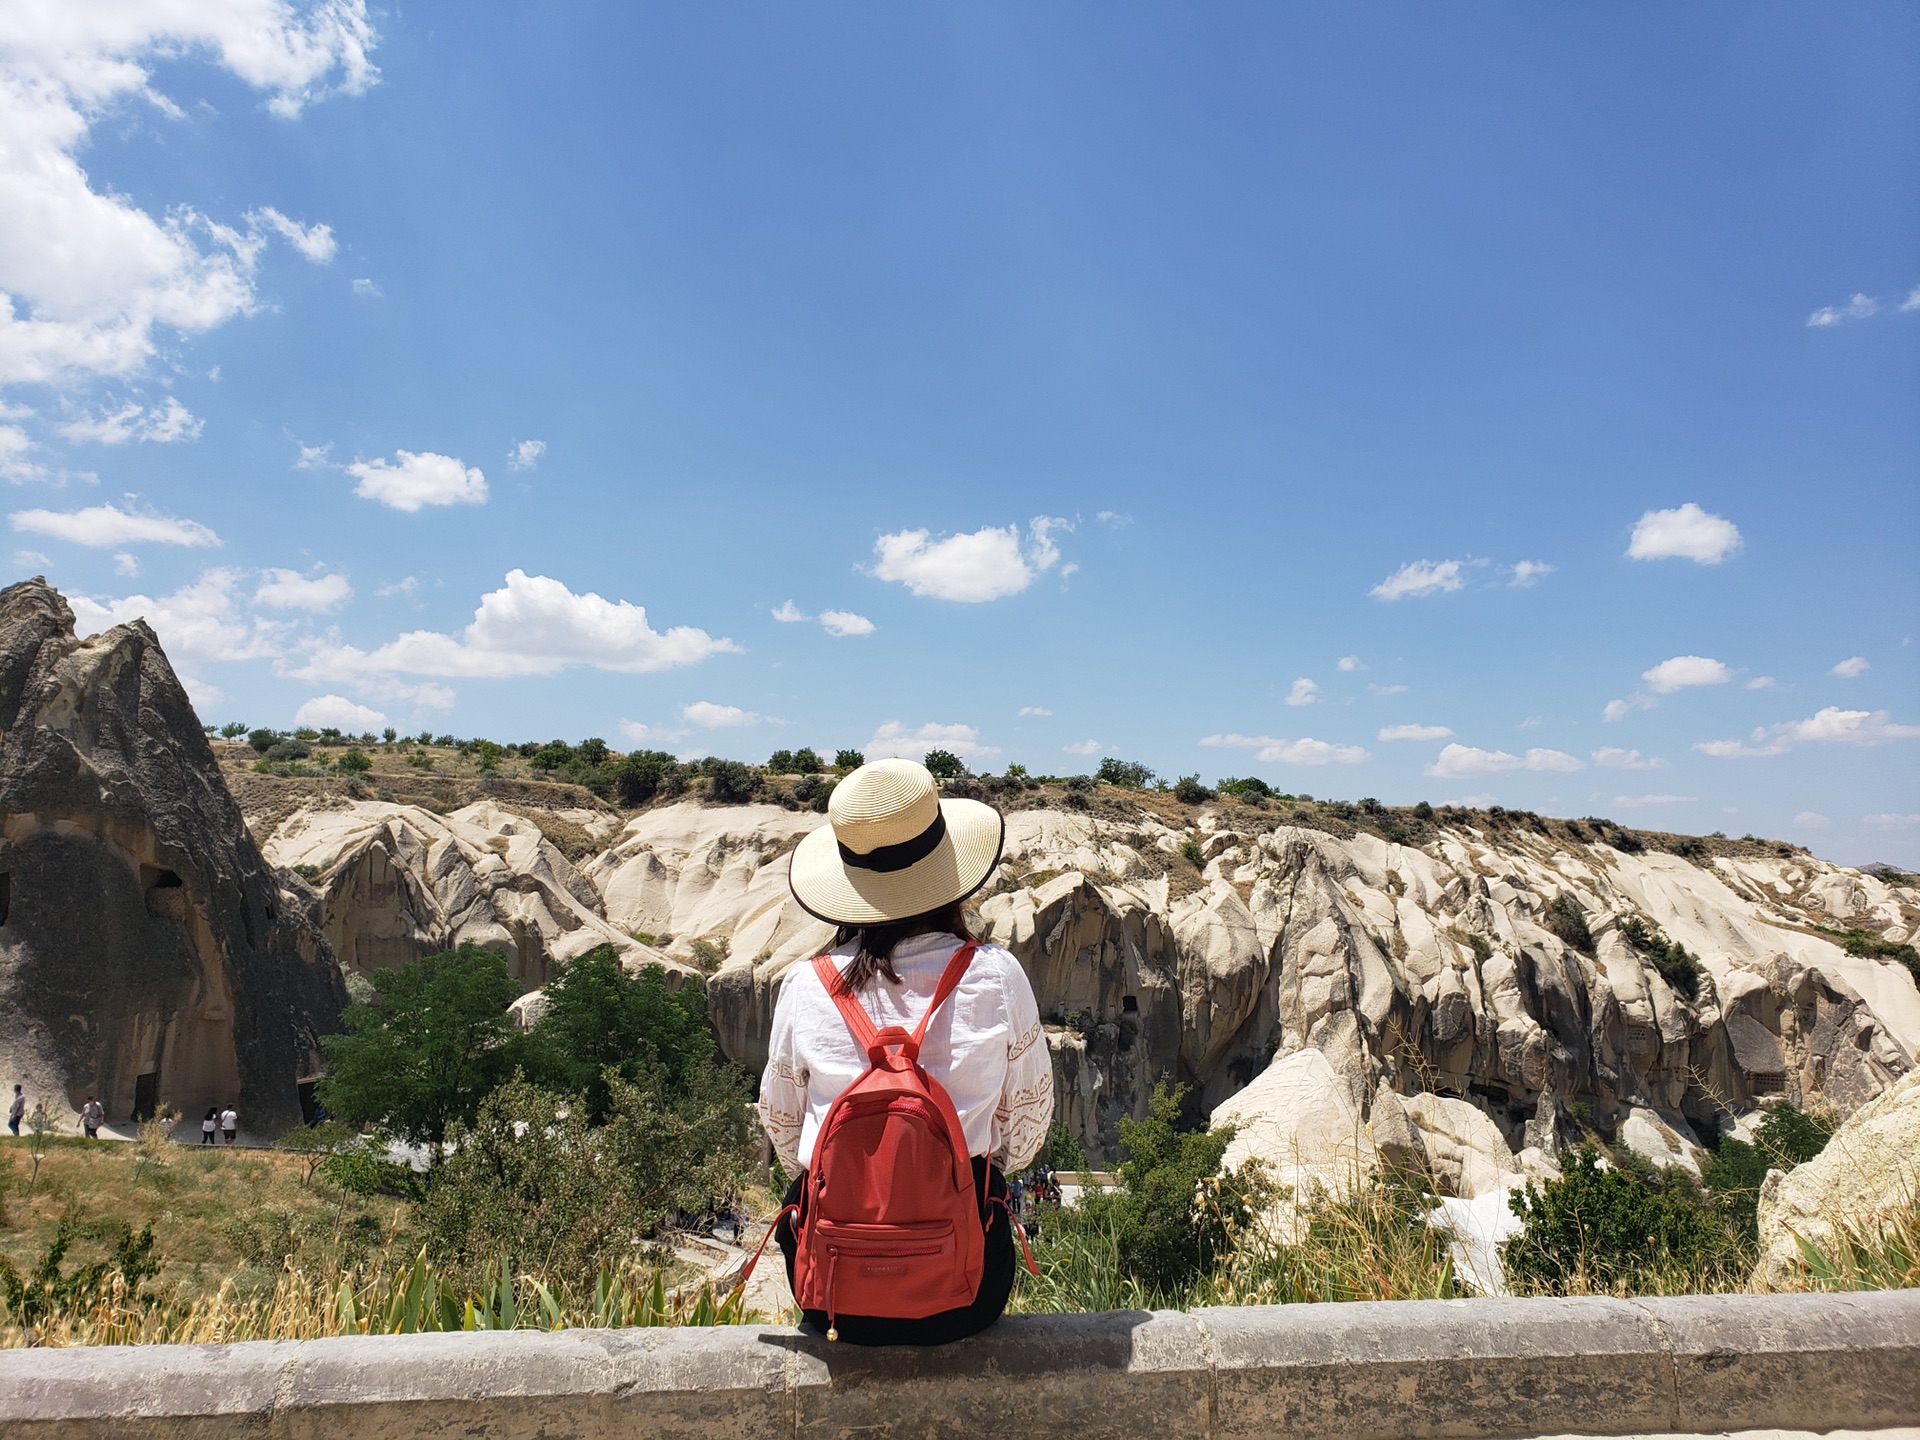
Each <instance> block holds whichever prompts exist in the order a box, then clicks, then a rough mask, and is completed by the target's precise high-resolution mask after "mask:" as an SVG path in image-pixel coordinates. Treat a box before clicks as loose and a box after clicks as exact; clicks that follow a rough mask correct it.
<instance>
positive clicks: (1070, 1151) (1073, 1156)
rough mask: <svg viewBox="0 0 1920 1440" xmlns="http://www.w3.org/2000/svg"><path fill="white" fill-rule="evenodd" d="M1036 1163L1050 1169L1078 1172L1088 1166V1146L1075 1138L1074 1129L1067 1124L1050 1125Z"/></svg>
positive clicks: (1036, 1157) (1035, 1158) (1035, 1159)
mask: <svg viewBox="0 0 1920 1440" xmlns="http://www.w3.org/2000/svg"><path fill="white" fill-rule="evenodd" d="M1034 1163H1035V1164H1036V1165H1043V1166H1045V1167H1047V1168H1048V1169H1050V1170H1068V1171H1073V1172H1076V1173H1077V1172H1079V1171H1082V1170H1085V1169H1086V1168H1087V1151H1086V1147H1085V1146H1083V1145H1082V1144H1081V1143H1080V1142H1079V1141H1078V1140H1076V1139H1075V1138H1074V1136H1073V1131H1071V1130H1069V1129H1068V1128H1067V1127H1066V1126H1065V1125H1059V1124H1055V1125H1052V1126H1049V1127H1048V1129H1047V1139H1046V1143H1045V1144H1043V1145H1042V1146H1041V1147H1040V1153H1039V1154H1038V1155H1036V1156H1035V1157H1034Z"/></svg>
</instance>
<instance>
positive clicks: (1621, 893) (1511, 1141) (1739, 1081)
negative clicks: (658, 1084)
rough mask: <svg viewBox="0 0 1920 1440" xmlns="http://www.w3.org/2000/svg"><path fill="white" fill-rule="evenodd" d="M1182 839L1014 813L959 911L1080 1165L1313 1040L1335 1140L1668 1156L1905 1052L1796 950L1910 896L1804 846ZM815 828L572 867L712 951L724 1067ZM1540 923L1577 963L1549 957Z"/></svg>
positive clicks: (750, 823) (1829, 961) (1900, 985)
mask: <svg viewBox="0 0 1920 1440" xmlns="http://www.w3.org/2000/svg"><path fill="white" fill-rule="evenodd" d="M1194 819H1195V824H1194V826H1193V827H1192V829H1190V830H1181V829H1176V828H1174V827H1173V826H1171V825H1169V824H1167V823H1166V822H1165V821H1164V820H1163V819H1161V818H1160V817H1159V816H1158V815H1156V814H1155V813H1154V812H1152V811H1151V810H1149V809H1147V808H1146V807H1144V806H1143V807H1141V809H1140V810H1139V812H1138V814H1137V815H1133V816H1129V817H1126V818H1119V819H1116V818H1113V817H1112V816H1108V817H1096V816H1092V815H1088V814H1083V813H1074V812H1071V811H1065V812H1063V811H1055V810H1028V811H1020V812H1016V813H1014V814H1011V815H1010V816H1009V817H1008V829H1007V850H1006V860H1005V864H1004V866H1003V870H1002V874H1001V878H1000V879H999V880H998V881H997V882H996V884H995V887H994V889H993V890H992V891H990V892H989V893H988V894H986V895H985V896H984V898H983V899H981V900H980V902H979V905H978V913H979V918H980V923H981V927H982V930H983V933H984V934H985V935H986V936H987V937H988V938H991V939H993V940H995V941H997V942H999V943H1001V944H1004V945H1006V946H1008V948H1010V949H1011V950H1013V952H1014V953H1015V954H1016V955H1018V956H1019V957H1020V959H1021V962H1022V963H1023V964H1024V965H1025V966H1026V968H1027V971H1028V973H1029V975H1030V976H1031V977H1032V979H1033V982H1034V988H1035V991H1036V993H1037V994H1038V996H1039V999H1040V1005H1041V1009H1042V1013H1043V1015H1044V1016H1045V1018H1046V1019H1047V1020H1048V1022H1049V1027H1050V1028H1049V1035H1048V1039H1049V1043H1050V1045H1051V1047H1052V1050H1053V1054H1054V1061H1055V1069H1056V1078H1057V1080H1058V1082H1059V1091H1060V1113H1061V1118H1062V1119H1063V1120H1065V1121H1066V1122H1067V1123H1069V1124H1070V1125H1071V1126H1072V1127H1073V1129H1074V1131H1075V1133H1076V1134H1078V1135H1079V1136H1080V1137H1081V1139H1082V1140H1083V1142H1084V1143H1086V1144H1087V1146H1088V1148H1089V1150H1090V1152H1091V1153H1093V1154H1094V1155H1096V1156H1099V1155H1110V1154H1111V1153H1112V1150H1113V1146H1114V1144H1115V1141H1116V1140H1117V1137H1118V1121H1119V1119H1120V1117H1121V1116H1123V1115H1137V1114H1139V1113H1141V1111H1142V1108H1143V1106H1144V1104H1145V1102H1146V1099H1147V1097H1148V1095H1149V1094H1150V1093H1151V1089H1152V1085H1153V1083H1154V1082H1155V1081H1156V1080H1157V1079H1160V1078H1173V1079H1178V1080H1181V1081H1183V1082H1185V1083H1187V1084H1188V1085H1190V1086H1192V1087H1193V1089H1194V1093H1195V1096H1196V1099H1197V1101H1198V1103H1199V1105H1200V1106H1201V1108H1203V1109H1205V1110H1209V1111H1210V1110H1212V1109H1213V1107H1215V1106H1216V1105H1218V1104H1219V1103H1220V1102H1222V1101H1224V1100H1225V1099H1227V1098H1228V1097H1229V1096H1231V1095H1233V1094H1235V1093H1236V1092H1238V1091H1240V1090H1241V1089H1243V1088H1244V1087H1246V1086H1247V1085H1248V1083H1249V1082H1250V1081H1252V1080H1253V1078H1254V1077H1255V1076H1256V1075H1258V1074H1260V1073H1261V1072H1262V1071H1264V1070H1265V1069H1267V1067H1268V1066H1269V1065H1270V1064H1271V1063H1272V1062H1273V1061H1274V1060H1275V1059H1277V1058H1284V1057H1286V1056H1289V1055H1292V1054H1295V1053H1297V1052H1299V1051H1301V1050H1303V1049H1308V1048H1311V1049H1313V1050H1316V1051H1318V1052H1319V1053H1320V1054H1321V1055H1323V1056H1324V1057H1325V1059H1326V1061H1327V1063H1328V1066H1329V1068H1330V1070H1331V1073H1332V1075H1333V1076H1334V1078H1335V1082H1336V1083H1337V1084H1338V1085H1339V1086H1340V1087H1341V1089H1342V1090H1343V1092H1344V1094H1345V1095H1346V1096H1347V1097H1348V1100H1349V1101H1350V1103H1351V1105H1352V1107H1353V1109H1354V1111H1355V1113H1356V1114H1357V1115H1359V1116H1361V1117H1362V1118H1363V1119H1366V1118H1368V1117H1370V1116H1371V1115H1372V1113H1373V1111H1374V1109H1375V1107H1376V1102H1377V1100H1378V1097H1379V1096H1380V1095H1381V1094H1382V1093H1385V1094H1388V1095H1405V1096H1414V1095H1417V1094H1421V1093H1430V1094H1432V1095H1435V1096H1437V1097H1440V1098H1446V1099H1453V1100H1457V1101H1459V1102H1460V1103H1461V1104H1462V1105H1464V1106H1471V1107H1472V1108H1474V1109H1476V1110H1478V1111H1479V1112H1480V1113H1481V1115H1483V1116H1484V1117H1485V1119H1486V1120H1487V1121H1489V1122H1491V1125H1492V1126H1493V1127H1497V1130H1498V1132H1499V1134H1500V1135H1501V1137H1502V1138H1503V1140H1504V1141H1505V1143H1506V1145H1507V1147H1508V1149H1509V1150H1510V1151H1511V1152H1513V1153H1515V1154H1517V1153H1518V1152H1521V1151H1523V1150H1525V1149H1526V1148H1528V1147H1529V1146H1533V1147H1538V1148H1539V1149H1541V1150H1542V1151H1544V1152H1546V1153H1548V1154H1551V1153H1552V1152H1553V1151H1554V1149H1555V1148H1556V1146H1557V1145H1558V1144H1559V1143H1560V1141H1561V1140H1563V1139H1565V1138H1567V1136H1566V1132H1565V1123H1566V1112H1567V1107H1568V1106H1569V1105H1579V1106H1581V1107H1583V1109H1582V1111H1581V1113H1582V1114H1584V1112H1585V1110H1586V1109H1590V1110H1591V1112H1592V1116H1593V1119H1594V1121H1595V1122H1597V1123H1599V1124H1600V1125H1601V1126H1602V1127H1603V1128H1609V1129H1611V1128H1613V1127H1616V1126H1617V1127H1621V1128H1622V1129H1623V1130H1624V1129H1626V1128H1630V1127H1632V1126H1636V1125H1637V1126H1638V1127H1639V1130H1638V1131H1637V1132H1636V1133H1641V1134H1643V1136H1644V1137H1647V1143H1648V1144H1649V1145H1650V1146H1652V1145H1655V1144H1656V1142H1657V1145H1658V1146H1659V1147H1660V1148H1663V1149H1665V1150H1667V1151H1668V1152H1670V1153H1671V1154H1673V1155H1675V1156H1676V1157H1679V1158H1681V1159H1684V1158H1685V1157H1686V1156H1687V1155H1688V1154H1689V1153H1690V1150H1691V1141H1690V1139H1689V1138H1688V1137H1689V1129H1690V1127H1689V1122H1692V1124H1693V1125H1697V1126H1703V1127H1704V1126H1714V1125H1723V1124H1725V1123H1727V1122H1728V1119H1729V1118H1730V1117H1731V1116H1732V1115H1735V1114H1738V1113H1740V1112H1742V1111H1745V1110H1748V1109H1751V1108H1752V1107H1753V1106H1754V1105H1755V1103H1756V1102H1758V1101H1759V1100H1760V1099H1761V1097H1764V1096H1767V1095H1772V1094H1780V1095H1784V1096H1786V1097H1787V1098H1789V1099H1791V1100H1793V1101H1794V1102H1795V1103H1797V1104H1800V1105H1802V1106H1810V1107H1815V1108H1820V1109H1824V1110H1828V1111H1831V1112H1833V1113H1834V1114H1836V1115H1839V1116H1845V1115H1847V1114H1849V1113H1851V1112H1852V1110H1854V1109H1855V1108H1857V1107H1858V1106H1860V1105H1862V1104H1864V1103H1865V1102H1866V1101H1868V1100H1870V1099H1872V1098H1873V1097H1874V1096H1876V1095H1878V1094H1879V1093H1881V1092H1882V1091H1883V1090H1884V1089H1885V1088H1886V1087H1887V1086H1888V1085H1889V1084H1890V1083H1892V1081H1893V1080H1895V1079H1896V1078H1897V1077H1898V1076H1900V1075H1902V1074H1904V1073H1906V1072H1907V1071H1908V1070H1909V1069H1910V1068H1912V1065H1913V1061H1914V1056H1915V1051H1916V1047H1920V991H1916V989H1915V985H1914V980H1913V978H1912V976H1911V975H1910V974H1909V973H1908V972H1907V970H1906V969H1905V967H1904V966H1902V965H1901V964H1900V963H1898V962H1895V961H1888V960H1874V959H1864V958H1857V957H1853V956H1849V955H1847V954H1846V953H1845V951H1844V950H1843V949H1842V948H1841V946H1840V945H1838V944H1836V943H1835V942H1834V941H1833V940H1832V939H1829V938H1827V937H1826V936H1823V935H1821V934H1819V933H1817V929H1816V927H1828V928H1829V929H1832V928H1853V927H1860V928H1865V929H1868V930H1870V931H1872V932H1874V933H1875V934H1878V935H1881V936H1883V937H1885V938H1887V939H1892V940H1905V939H1907V938H1909V937H1910V936H1912V935H1913V934H1914V933H1915V931H1916V929H1920V897H1916V895H1915V894H1914V892H1913V891H1912V890H1911V889H1907V888H1904V887H1895V886H1890V885H1888V884H1885V883H1883V882H1882V881H1880V880H1878V879H1875V878H1874V877H1872V876H1868V875H1863V874H1861V873H1859V872H1857V871H1853V870H1847V869H1843V868H1841V867H1838V866H1833V865H1829V864H1826V863H1824V862H1821V861H1817V860H1814V859H1812V858H1811V857H1808V856H1806V855H1804V854H1798V853H1795V854H1792V855H1786V856H1781V855H1748V856H1744V857H1738V858H1719V859H1713V860H1702V861H1698V862H1696V861H1695V860H1689V859H1684V858H1681V857H1679V856H1677V855H1671V854H1655V853H1637V854H1630V853H1625V852H1623V851H1621V850H1619V849H1616V848H1615V847H1613V846H1612V845H1610V844H1606V843H1602V842H1600V841H1598V840H1594V841H1592V842H1590V843H1578V842H1573V841H1569V840H1567V839H1566V838H1564V837H1561V836H1556V835H1552V834H1540V833H1537V832H1535V831H1533V830H1531V829H1528V828H1526V827H1524V826H1522V827H1505V828H1503V829H1500V830H1497V831H1496V830H1493V829H1491V828H1490V827H1486V826H1474V825H1471V824H1453V825H1439V826H1436V827H1434V828H1433V829H1432V830H1431V831H1430V836H1431V838H1429V839H1427V840H1426V841H1425V842H1424V843H1419V844H1395V843H1390V842H1388V841H1386V840H1383V839H1380V838H1378V837H1377V836H1374V835H1370V834H1365V833H1361V834H1356V835H1354V836H1353V837H1352V838H1350V839H1342V838H1338V837H1336V836H1333V835H1329V834H1327V833H1324V832H1322V831H1319V830H1313V829H1304V828H1300V827H1297V826H1294V825H1290V824H1270V823H1265V821H1264V817H1261V816H1260V815H1259V813H1258V812H1256V811H1252V810H1249V809H1247V808H1245V807H1240V806H1234V807H1232V808H1231V812H1229V811H1228V807H1225V806H1222V807H1217V808H1216V809H1212V810H1202V811H1200V812H1198V813H1197V814H1196V815H1195V817H1194ZM1249 820H1251V821H1253V822H1254V823H1252V824H1249V823H1248V822H1249ZM818 823H821V822H820V819H819V817H816V816H812V815H807V814H804V813H795V812H791V811H786V810H780V809H776V808H773V807H771V806H739V807H713V808H709V807H703V806H700V805H698V804H694V803H692V802H687V803H683V804H679V805H673V806H667V807H662V808H660V809H656V810H653V811H649V812H647V813H645V814H643V815H640V816H638V817H637V818H635V819H634V820H632V821H631V822H630V823H629V824H628V825H627V827H626V830H625V832H624V834H623V836H622V837H621V839H620V841H619V842H618V844H616V845H615V846H614V848H613V849H611V850H610V851H608V852H607V853H606V854H604V855H602V856H600V857H598V858H597V859H594V860H592V861H589V862H588V863H587V864H586V865H585V866H583V873H584V874H585V875H586V876H587V877H588V878H589V879H591V880H593V881H594V882H595V883H596V884H597V885H598V886H599V887H600V888H601V889H602V891H603V893H604V894H605V895H606V898H607V910H608V915H609V918H610V919H612V920H613V922H614V923H615V924H616V925H619V926H622V927H626V926H629V925H632V926H636V927H637V926H642V925H644V926H645V927H646V928H647V929H649V930H652V931H655V932H670V933H671V935H672V936H673V937H674V938H673V940H672V943H671V944H670V945H669V947H668V948H669V950H670V951H671V952H674V953H682V954H684V953H685V950H684V947H685V945H686V943H687V942H688V941H690V940H692V939H694V938H701V937H706V938H720V937H725V938H728V939H730V940H731V942H732V945H731V955H730V957H729V959H728V960H727V961H726V963H725V964H724V965H723V966H722V967H721V968H720V970H719V971H718V973H717V974H715V975H714V976H713V977H712V978H711V979H710V981H709V994H710V996H711V1008H712V1013H713V1017H714V1023H715V1027H716V1029H717V1030H718V1032H719V1035H720V1037H721V1043H722V1046H723V1048H724V1049H725V1051H726V1053H727V1054H728V1055H730V1056H731V1057H732V1058H734V1059H736V1060H739V1061H740V1062H741V1063H743V1064H745V1065H748V1066H749V1067H758V1066H759V1065H760V1064H761V1063H763V1061H764V1056H765V1051H764V1044H765V1035H766V1033H767V1026H768V1021H769V1018H770V1015H771V1009H772V1003H773V1000H774V998H775V994H776V991H777V985H778V981H779V978H780V976H781V975H782V974H783V973H784V972H785V970H786V967H787V966H789V965H791V964H792V963H793V962H794V961H796V960H801V959H804V958H806V957H807V956H809V955H811V954H813V953H816V951H817V950H818V949H819V948H820V947H821V946H822V945H823V944H824V943H825V942H826V940H827V938H828V935H827V927H825V926H824V925H821V924H820V923H819V922H817V921H814V920H812V919H811V918H810V917H808V916H806V915H805V914H804V913H803V912H801V911H800V910H799V909H798V907H797V906H795V905H794V904H793V903H792V901H791V900H790V899H788V898H787V893H786V879H785V857H786V854H787V852H788V851H789V850H790V849H791V847H792V845H793V843H794V842H795V840H796V839H797V838H798V836H799V835H801V834H803V833H805V831H806V830H808V829H809V828H811V827H812V826H813V825H815V824H818ZM1189 842H1194V843H1197V846H1198V852H1199V854H1200V857H1201V859H1202V861H1203V862H1204V863H1203V865H1202V866H1201V867H1198V868H1196V867H1195V866H1194V864H1193V863H1192V861H1191V860H1190V859H1188V858H1186V856H1184V855H1183V854H1182V851H1183V848H1187V847H1188V846H1189ZM1554 910H1557V911H1558V912H1559V917H1560V918H1556V917H1555V916H1554V914H1552V913H1550V912H1551V911H1554ZM1569 914H1571V915H1572V916H1575V917H1577V918H1578V919H1579V920H1580V921H1581V922H1582V923H1583V924H1584V926H1585V928H1586V931H1587V936H1588V938H1587V939H1584V940H1583V939H1581V938H1580V937H1579V935H1578V934H1577V932H1576V933H1575V935H1574V941H1575V943H1571V944H1570V943H1569V942H1568V940H1567V939H1565V938H1562V936H1563V933H1564V932H1566V931H1567V930H1568V929H1569V927H1568V926H1567V924H1566V921H1565V917H1566V916H1567V915H1569ZM1629 919H1635V920H1639V921H1641V922H1642V923H1644V924H1646V925H1648V926H1650V927H1652V928H1654V929H1657V930H1658V931H1659V932H1660V933H1662V934H1663V935H1664V936H1665V937H1666V938H1667V939H1669V940H1671V941H1674V942H1678V943H1679V944H1681V945H1684V946H1685V947H1686V948H1687V949H1688V950H1689V951H1691V952H1693V953H1694V954H1696V955H1698V956H1699V957H1700V959H1701V961H1702V962H1703V973H1702V974H1701V975H1700V977H1699V979H1698V982H1697V987H1696V989H1695V993H1694V994H1692V995H1691V996H1689V995H1687V994H1685V993H1683V992H1682V991H1681V990H1679V989H1676V988H1675V985H1674V984H1670V983H1669V982H1668V981H1667V980H1666V979H1663V978H1662V976H1661V974H1660V973H1659V971H1658V970H1657V969H1656V968H1655V966H1654V965H1653V964H1652V963H1651V961H1650V960H1649V959H1648V958H1647V957H1646V956H1645V955H1643V954H1642V953H1641V952H1640V951H1639V950H1638V949H1636V948H1635V946H1634V945H1633V944H1631V943H1630V942H1629V940H1628V938H1627V936H1626V933H1625V931H1624V929H1623V922H1625V921H1627V920H1629ZM1680 983H1681V984H1682V985H1684V983H1685V982H1684V981H1681V982H1680ZM1422 1103H1425V1102H1422ZM1422 1113H1424V1112H1422ZM1438 1114H1439V1112H1438V1111H1436V1112H1435V1115H1436V1116H1437V1115H1438ZM1427 1119H1428V1121H1429V1123H1428V1124H1427V1125H1426V1126H1425V1127H1424V1129H1428V1130H1431V1129H1435V1128H1436V1124H1437V1122H1436V1121H1435V1116H1428V1117H1427ZM1449 1123H1450V1124H1452V1125H1453V1127H1454V1128H1455V1129H1459V1128H1461V1125H1462V1124H1464V1121H1463V1120H1461V1119H1460V1117H1455V1120H1454V1121H1451V1122H1449ZM1423 1133H1424V1130H1423ZM1669 1136H1671V1137H1672V1139H1668V1138H1667V1137H1669ZM1463 1163H1464V1162H1463Z"/></svg>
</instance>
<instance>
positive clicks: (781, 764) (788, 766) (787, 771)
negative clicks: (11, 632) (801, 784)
mask: <svg viewBox="0 0 1920 1440" xmlns="http://www.w3.org/2000/svg"><path fill="white" fill-rule="evenodd" d="M766 771H767V773H768V774H769V775H798V774H799V773H800V767H799V766H798V765H796V764H794V763H793V752H792V751H791V750H776V751H774V752H773V754H771V755H769V756H768V757H767V764H766Z"/></svg>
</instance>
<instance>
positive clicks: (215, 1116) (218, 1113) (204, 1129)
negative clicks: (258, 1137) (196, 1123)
mask: <svg viewBox="0 0 1920 1440" xmlns="http://www.w3.org/2000/svg"><path fill="white" fill-rule="evenodd" d="M215 1131H218V1132H219V1133H220V1134H222V1135H224V1136H225V1137H226V1140H227V1144H229V1145H231V1144H233V1142H234V1140H235V1139H236V1138H238V1136H239V1134H240V1112H239V1111H238V1110H235V1109H234V1108H233V1106H231V1105H229V1106H227V1108H226V1109H224V1110H222V1109H221V1108H220V1107H219V1106H218V1105H212V1106H209V1107H208V1108H207V1113H206V1114H205V1115H203V1116H201V1117H200V1143H201V1144H202V1145H211V1144H213V1143H214V1132H215Z"/></svg>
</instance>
